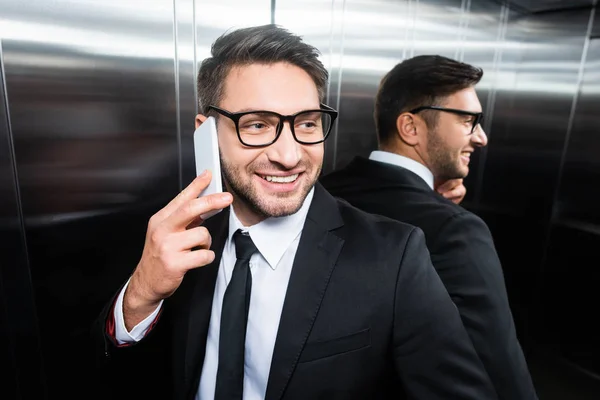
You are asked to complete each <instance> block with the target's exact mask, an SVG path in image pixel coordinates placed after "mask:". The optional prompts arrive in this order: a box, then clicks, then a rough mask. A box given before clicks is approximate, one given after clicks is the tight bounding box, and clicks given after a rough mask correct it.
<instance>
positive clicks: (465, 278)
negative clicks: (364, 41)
mask: <svg viewBox="0 0 600 400" xmlns="http://www.w3.org/2000/svg"><path fill="white" fill-rule="evenodd" d="M482 75H483V71H482V70H481V69H479V68H475V67H473V66H471V65H468V64H465V63H461V62H458V61H455V60H452V59H449V58H445V57H441V56H435V55H433V56H429V55H426V56H417V57H414V58H411V59H408V60H405V61H403V62H401V63H399V64H398V65H396V66H395V67H394V68H393V69H392V70H391V71H390V72H389V73H388V74H387V75H386V76H385V77H384V78H383V80H382V81H381V84H380V87H379V91H378V93H377V98H376V103H375V123H376V128H377V135H378V141H379V150H378V151H373V152H372V153H371V155H370V157H369V158H363V157H356V158H355V159H354V160H352V161H351V162H350V163H349V165H348V166H346V167H345V168H342V169H340V170H338V171H335V172H333V173H331V174H329V175H328V176H325V177H323V178H322V179H321V182H322V183H323V185H324V186H325V188H327V189H328V190H329V191H330V193H332V194H333V195H335V196H339V197H341V198H343V199H345V200H347V201H348V202H349V203H351V204H352V205H354V206H356V207H358V208H360V209H362V210H364V211H367V212H370V213H374V214H380V215H384V216H387V217H391V218H394V219H397V220H399V221H403V222H407V223H410V224H412V225H415V226H417V227H420V228H421V229H423V231H424V232H425V236H426V240H427V245H428V248H429V251H430V252H431V260H432V262H433V265H434V267H435V269H436V270H437V272H438V274H439V276H440V277H441V279H442V281H443V282H444V284H445V286H446V288H447V290H448V292H449V293H450V296H451V297H452V299H453V300H454V302H455V304H456V305H457V307H458V309H459V312H460V314H461V317H462V320H463V323H464V325H465V327H466V328H467V331H468V333H469V335H470V337H471V340H472V341H473V344H474V345H475V349H476V350H477V352H478V354H479V357H480V358H481V360H482V361H483V363H484V365H485V367H486V369H487V372H488V374H489V375H490V377H491V378H492V381H493V383H494V386H495V388H496V391H497V393H498V395H499V398H500V399H503V400H531V399H536V398H537V395H536V393H535V390H534V387H533V384H532V380H531V377H530V374H529V370H528V366H527V363H526V360H525V357H524V355H523V352H522V349H521V346H520V344H519V341H518V340H517V336H516V331H515V326H514V321H513V317H512V313H511V310H510V307H509V302H508V298H507V292H506V287H505V282H504V276H503V271H502V266H501V265H500V260H499V259H498V255H497V254H496V250H495V247H494V242H493V239H492V236H491V233H490V231H489V229H488V227H487V225H486V224H485V223H484V222H483V220H481V218H479V217H478V216H476V215H475V214H473V213H471V212H469V211H467V210H465V209H463V208H462V207H460V206H459V205H457V204H455V203H459V202H460V201H461V200H462V197H464V193H465V189H464V186H463V185H462V179H463V178H464V177H466V176H467V174H468V173H469V161H470V157H471V154H472V153H473V152H474V151H475V150H476V149H477V148H479V147H483V146H485V145H486V144H487V137H486V134H485V132H484V131H483V128H482V126H481V122H482V118H483V113H482V108H481V104H480V102H479V99H478V97H477V94H476V92H475V85H476V84H477V83H478V82H479V81H480V79H481V77H482ZM436 190H437V191H436ZM438 192H442V193H445V196H443V195H440V193H438ZM445 197H448V198H445Z"/></svg>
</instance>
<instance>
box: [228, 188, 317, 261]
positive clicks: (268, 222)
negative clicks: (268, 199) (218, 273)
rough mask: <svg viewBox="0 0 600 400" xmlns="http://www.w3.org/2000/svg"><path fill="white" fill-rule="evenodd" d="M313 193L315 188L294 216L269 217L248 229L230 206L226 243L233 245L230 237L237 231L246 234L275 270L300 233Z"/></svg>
mask: <svg viewBox="0 0 600 400" xmlns="http://www.w3.org/2000/svg"><path fill="white" fill-rule="evenodd" d="M314 192H315V188H314V187H313V188H312V189H311V190H310V191H309V192H308V195H307V196H306V198H305V199H304V203H302V206H301V207H300V209H299V210H298V211H297V212H296V213H295V214H292V215H288V216H285V217H270V218H267V219H265V220H263V221H261V222H259V223H258V224H255V225H252V226H249V227H244V225H243V224H242V223H241V222H240V220H239V219H238V217H237V215H235V210H234V209H233V206H231V212H230V213H229V235H228V237H227V241H228V242H229V243H230V244H231V245H233V240H232V237H233V234H234V233H235V231H236V230H238V229H241V230H243V231H246V232H248V234H249V235H250V238H251V239H252V241H253V242H254V244H255V245H256V248H257V249H258V251H259V252H260V254H261V255H262V256H263V257H264V258H265V260H267V263H268V264H269V266H270V267H271V268H272V269H275V268H277V264H279V260H281V257H283V254H284V253H285V252H286V250H287V249H288V247H289V246H290V244H292V242H293V241H294V239H296V237H298V235H299V234H300V232H302V227H303V226H304V221H305V220H306V215H307V214H308V209H309V208H310V204H311V202H312V199H313V195H314Z"/></svg>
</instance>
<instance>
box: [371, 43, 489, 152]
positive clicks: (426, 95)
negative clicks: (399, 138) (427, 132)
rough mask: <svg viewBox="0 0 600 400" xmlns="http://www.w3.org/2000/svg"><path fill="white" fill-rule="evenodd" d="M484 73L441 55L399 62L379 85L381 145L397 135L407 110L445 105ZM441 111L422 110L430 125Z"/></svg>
mask: <svg viewBox="0 0 600 400" xmlns="http://www.w3.org/2000/svg"><path fill="white" fill-rule="evenodd" d="M482 76H483V70H482V69H481V68H477V67H474V66H472V65H469V64H466V63H463V62H460V61H456V60H453V59H450V58H447V57H443V56H439V55H423V56H416V57H413V58H410V59H407V60H404V61H402V62H401V63H399V64H397V65H396V66H395V67H394V68H393V69H392V70H391V71H390V72H388V73H387V74H386V75H385V76H384V77H383V79H382V80H381V83H380V85H379V90H378V92H377V97H376V99H375V125H376V128H377V136H378V140H379V143H380V144H386V143H387V142H388V141H389V140H390V139H391V138H392V137H394V136H395V135H396V134H397V132H396V131H397V128H396V120H397V119H398V116H399V115H400V114H402V113H403V112H406V111H409V110H412V109H415V108H417V107H420V106H433V105H442V104H441V103H442V102H443V101H444V99H445V98H446V97H447V96H449V95H451V94H453V93H456V92H458V91H460V90H463V89H466V88H469V87H472V86H474V85H476V84H477V83H478V82H479V81H480V80H481V77H482ZM437 114H438V113H435V112H431V111H427V110H425V111H422V112H421V115H422V116H423V119H424V120H425V122H426V123H427V126H428V127H429V128H434V127H435V125H436V122H437Z"/></svg>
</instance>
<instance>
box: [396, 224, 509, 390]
mask: <svg viewBox="0 0 600 400" xmlns="http://www.w3.org/2000/svg"><path fill="white" fill-rule="evenodd" d="M395 296H396V299H395V305H394V335H393V340H394V360H395V364H396V368H397V371H398V374H399V377H400V379H401V381H402V383H403V386H404V388H405V390H406V394H407V396H408V398H409V399H411V400H421V399H423V400H442V399H463V400H467V399H469V400H470V399H472V400H493V399H497V396H496V393H495V391H494V389H493V387H492V383H491V381H490V378H489V376H488V374H487V373H486V371H485V369H484V367H483V365H482V363H481V361H480V359H479V357H478V356H477V354H476V353H475V350H474V348H473V345H472V343H471V340H470V339H469V337H468V335H467V332H466V330H465V328H464V326H463V324H462V321H461V319H460V315H459V314H458V310H457V309H456V306H455V305H454V303H453V302H452V300H451V299H450V296H449V295H448V292H447V291H446V289H445V288H444V285H443V284H442V281H441V280H440V278H439V276H438V275H437V273H436V272H435V270H434V269H433V266H432V264H431V260H430V256H429V252H428V250H427V247H426V245H425V237H424V234H423V232H422V231H421V230H420V229H419V228H415V229H413V231H412V232H411V234H410V236H409V237H408V240H407V241H406V245H405V248H404V252H403V255H402V260H401V265H400V269H399V273H398V277H397V281H396V294H395Z"/></svg>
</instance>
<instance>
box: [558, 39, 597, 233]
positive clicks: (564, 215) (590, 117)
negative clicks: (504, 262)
mask: <svg viewBox="0 0 600 400" xmlns="http://www.w3.org/2000/svg"><path fill="white" fill-rule="evenodd" d="M599 105H600V38H599V39H593V40H591V41H590V44H589V47H588V53H587V61H586V64H585V71H584V75H583V81H582V84H581V91H580V95H579V99H578V102H577V108H576V109H575V114H574V118H573V128H572V132H571V136H570V141H569V144H568V146H569V147H568V149H567V153H566V156H565V165H564V170H563V176H562V180H561V187H560V191H559V194H558V199H557V200H558V202H557V203H556V205H555V218H556V219H557V220H558V221H559V222H561V223H565V224H574V225H578V224H581V225H582V226H581V227H582V228H583V229H586V228H585V225H587V224H590V225H592V226H595V227H597V228H599V229H600V210H599V209H598V201H597V199H598V198H599V197H600V136H599V135H598V127H600V114H599V113H598V110H599Z"/></svg>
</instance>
